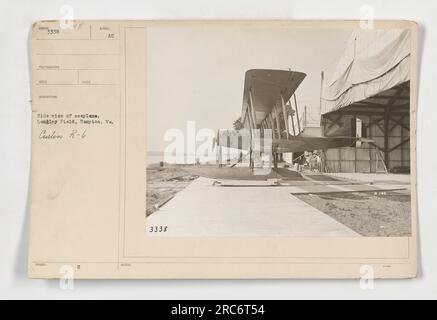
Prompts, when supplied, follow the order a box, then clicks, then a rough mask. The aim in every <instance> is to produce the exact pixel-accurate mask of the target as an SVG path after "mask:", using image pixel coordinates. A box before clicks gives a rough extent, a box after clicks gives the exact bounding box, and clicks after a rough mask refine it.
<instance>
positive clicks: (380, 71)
mask: <svg viewBox="0 0 437 320" xmlns="http://www.w3.org/2000/svg"><path fill="white" fill-rule="evenodd" d="M409 69H410V33H409V30H405V29H390V30H383V29H381V30H379V29H376V30H361V29H360V30H356V31H354V32H353V33H352V35H351V37H350V38H349V41H348V45H347V47H346V49H345V51H344V53H343V55H342V57H341V58H340V60H339V62H338V64H337V67H336V69H335V71H334V73H333V76H332V78H331V80H330V81H329V82H327V83H326V84H325V86H324V88H323V93H322V108H323V113H329V112H333V111H336V110H339V109H341V108H344V107H347V106H350V105H352V104H355V103H357V102H359V101H363V100H365V99H368V98H371V97H373V96H376V95H378V94H381V93H383V92H386V93H387V94H386V95H385V96H390V93H391V92H390V90H391V88H394V87H396V86H398V85H400V84H402V83H405V82H407V81H409V79H410V74H409ZM374 102H376V104H378V101H374ZM380 102H381V101H380ZM369 105H370V104H369Z"/></svg>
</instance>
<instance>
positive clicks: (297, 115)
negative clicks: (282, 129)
mask: <svg viewBox="0 0 437 320" xmlns="http://www.w3.org/2000/svg"><path fill="white" fill-rule="evenodd" d="M293 97H294V105H295V107H296V120H297V129H298V130H299V133H300V132H301V131H300V121H299V109H298V108H297V99H296V93H295V94H293ZM292 117H293V116H292Z"/></svg>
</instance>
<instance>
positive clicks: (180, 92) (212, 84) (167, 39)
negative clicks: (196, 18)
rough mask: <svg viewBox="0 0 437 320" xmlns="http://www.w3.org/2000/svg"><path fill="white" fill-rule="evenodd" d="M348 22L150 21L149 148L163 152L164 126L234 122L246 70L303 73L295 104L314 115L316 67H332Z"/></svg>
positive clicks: (346, 34)
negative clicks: (300, 25)
mask: <svg viewBox="0 0 437 320" xmlns="http://www.w3.org/2000/svg"><path fill="white" fill-rule="evenodd" d="M351 33H352V29H342V30H339V29H317V30H316V29H296V28H284V27H282V28H279V27H267V28H266V27H259V26H256V27H254V26H252V27H248V26H246V27H243V26H240V27H235V26H234V27H229V26H208V27H204V28H202V27H188V26H184V27H181V26H178V27H153V28H149V30H148V33H147V63H148V65H147V67H148V73H147V108H148V110H147V119H148V120H147V143H148V146H147V150H148V152H150V151H152V152H162V151H164V149H165V147H166V146H167V145H168V142H166V141H165V140H164V134H165V132H166V131H167V130H168V129H174V128H176V129H180V130H182V132H184V133H185V132H186V127H187V125H186V123H187V121H195V126H196V130H199V129H202V128H210V129H213V130H214V131H217V130H218V129H226V128H232V123H233V121H234V120H235V119H237V118H238V117H239V116H240V115H241V107H242V99H243V88H244V75H245V72H246V71H247V70H249V69H280V70H288V69H291V70H293V71H300V72H304V73H306V74H307V76H306V78H305V79H304V81H303V82H302V84H301V85H300V87H299V88H298V89H297V91H296V96H297V100H298V105H299V111H300V112H302V111H303V107H304V106H305V105H306V106H307V110H308V112H309V113H310V118H312V120H313V121H315V122H316V123H317V122H318V117H319V100H320V74H321V71H322V70H332V69H333V68H335V65H336V63H337V61H338V59H339V58H340V56H341V54H342V52H343V50H344V49H345V47H346V45H347V40H348V38H349V36H350V34H351Z"/></svg>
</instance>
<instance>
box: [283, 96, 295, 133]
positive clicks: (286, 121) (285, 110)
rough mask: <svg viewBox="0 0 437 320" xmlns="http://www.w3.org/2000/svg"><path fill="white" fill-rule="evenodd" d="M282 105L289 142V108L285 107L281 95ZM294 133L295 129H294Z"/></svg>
mask: <svg viewBox="0 0 437 320" xmlns="http://www.w3.org/2000/svg"><path fill="white" fill-rule="evenodd" d="M281 105H282V113H283V114H284V123H285V130H286V132H287V140H288V138H289V135H290V129H289V128H288V112H287V108H286V107H285V102H284V97H283V96H282V95H281ZM292 117H293V115H292ZM293 133H294V128H293Z"/></svg>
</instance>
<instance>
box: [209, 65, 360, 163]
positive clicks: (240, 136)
mask: <svg viewBox="0 0 437 320" xmlns="http://www.w3.org/2000/svg"><path fill="white" fill-rule="evenodd" d="M305 77H306V74H305V73H302V72H297V71H286V70H267V69H252V70H248V71H247V72H246V76H245V82H244V94H243V107H242V111H241V117H240V118H239V119H238V120H237V121H236V122H235V123H238V125H235V123H234V129H233V130H219V132H218V135H217V139H216V141H217V146H218V149H219V152H218V155H219V158H221V157H222V154H223V151H222V148H232V149H238V150H245V151H247V152H248V153H246V155H249V159H250V160H249V166H250V167H251V168H253V167H254V164H255V160H256V159H257V157H258V159H259V158H260V157H262V156H263V155H268V156H269V157H270V158H269V160H270V161H269V163H271V159H273V164H274V167H275V168H277V167H278V162H279V155H280V154H281V153H288V152H293V153H301V152H304V151H313V150H320V149H328V148H338V147H344V146H351V145H352V144H353V143H354V142H355V141H356V138H355V137H324V136H305V135H302V131H303V130H302V129H303V128H301V124H300V120H299V110H298V105H297V99H296V94H295V92H296V89H297V88H298V87H299V85H300V84H301V82H302V81H303V80H304V79H305ZM293 103H294V108H293V106H292V104H293ZM243 158H244V157H243V156H242V153H241V152H240V156H239V159H238V161H237V163H238V162H240V161H242V159H243ZM219 161H221V160H219ZM235 164H236V163H235ZM235 164H234V165H235Z"/></svg>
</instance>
